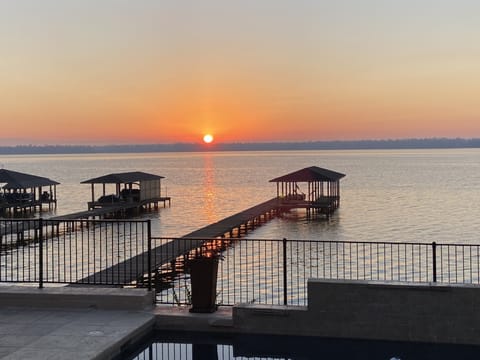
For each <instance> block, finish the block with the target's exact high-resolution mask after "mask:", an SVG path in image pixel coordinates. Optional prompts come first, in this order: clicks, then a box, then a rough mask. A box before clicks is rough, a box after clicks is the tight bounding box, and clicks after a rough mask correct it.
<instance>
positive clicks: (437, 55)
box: [0, 0, 480, 145]
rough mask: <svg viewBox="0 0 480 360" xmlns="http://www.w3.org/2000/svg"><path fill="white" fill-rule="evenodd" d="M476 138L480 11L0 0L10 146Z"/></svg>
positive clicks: (302, 2) (380, 2)
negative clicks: (209, 139) (206, 139)
mask: <svg viewBox="0 0 480 360" xmlns="http://www.w3.org/2000/svg"><path fill="white" fill-rule="evenodd" d="M205 133H212V134H213V135H214V136H215V139H216V141H218V142H257V141H268V142H270V141H301V140H349V139H381V138H412V137H469V138H470V137H480V1H478V0H450V1H446V0H361V1H360V0H335V1H333V0H329V1H322V0H290V1H284V0H242V1H225V0H203V1H198V0H172V1H158V0H151V1H147V0H135V1H134V0H101V1H99V0H76V1H75V0H68V1H67V0H42V1H39V0H0V145H14V144H113V143H118V144H120V143H175V142H199V141H201V140H202V138H203V135H204V134H205Z"/></svg>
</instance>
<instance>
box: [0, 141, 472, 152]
mask: <svg viewBox="0 0 480 360" xmlns="http://www.w3.org/2000/svg"><path fill="white" fill-rule="evenodd" d="M449 148H450V149H451V148H480V138H479V139H463V138H427V139H386V140H348V141H342V140H338V141H307V142H258V143H216V144H210V145H208V146H206V145H204V144H194V143H176V144H132V145H17V146H0V154H2V155H9V154H11V155H13V154H17V155H18V154H94V153H144V152H190V151H191V152H195V151H275V150H366V149H449Z"/></svg>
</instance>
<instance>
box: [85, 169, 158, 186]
mask: <svg viewBox="0 0 480 360" xmlns="http://www.w3.org/2000/svg"><path fill="white" fill-rule="evenodd" d="M164 178H165V177H164V176H160V175H155V174H148V173H145V172H141V171H132V172H124V173H115V174H108V175H104V176H100V177H97V178H93V179H89V180H85V181H82V182H81V184H128V183H133V182H136V181H146V180H160V179H164Z"/></svg>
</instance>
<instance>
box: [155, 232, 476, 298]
mask: <svg viewBox="0 0 480 360" xmlns="http://www.w3.org/2000/svg"><path fill="white" fill-rule="evenodd" d="M155 240H157V241H158V240H161V241H162V242H166V241H167V242H168V241H170V242H172V243H177V244H178V243H179V242H180V243H181V242H187V243H188V242H191V241H192V239H183V238H177V239H165V238H162V239H159V238H157V239H154V241H155ZM196 241H198V240H197V239H196ZM209 241H213V239H212V240H209ZM214 241H216V244H222V245H221V253H222V255H223V256H222V258H223V260H222V261H220V262H219V267H218V282H217V292H218V293H217V303H218V304H223V305H233V304H235V303H239V302H247V303H248V302H251V303H260V304H270V305H306V304H307V280H308V279H309V278H320V279H349V280H380V281H398V282H442V283H474V284H478V283H480V246H479V245H449V244H441V245H440V244H436V243H387V242H341V241H335V242H331V241H307V240H287V239H283V240H263V239H231V238H228V239H220V240H219V239H215V240H214ZM207 243H208V242H207ZM210 244H211V243H210ZM217 246H218V245H217ZM182 261H185V260H184V258H178V259H177V262H176V263H175V264H176V265H175V266H176V267H177V269H176V270H174V269H173V268H172V266H173V265H172V264H170V265H166V266H164V267H163V269H161V270H160V274H162V273H163V274H171V272H172V271H173V272H174V273H175V274H176V278H175V280H174V281H171V278H168V279H167V280H164V281H163V282H160V284H158V283H157V290H158V291H159V293H158V295H157V300H158V302H160V303H170V304H182V305H186V304H189V303H190V301H191V284H190V275H189V273H188V272H189V269H188V266H184V267H183V269H182V266H181V264H182ZM179 264H180V265H179ZM184 265H185V264H184ZM178 268H180V270H178ZM165 278H167V277H165ZM165 278H164V279H165Z"/></svg>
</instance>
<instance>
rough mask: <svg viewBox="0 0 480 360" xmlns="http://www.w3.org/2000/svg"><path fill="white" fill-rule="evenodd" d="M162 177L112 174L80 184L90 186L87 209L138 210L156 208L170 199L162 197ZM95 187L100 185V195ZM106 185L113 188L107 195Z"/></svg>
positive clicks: (144, 174)
mask: <svg viewBox="0 0 480 360" xmlns="http://www.w3.org/2000/svg"><path fill="white" fill-rule="evenodd" d="M162 179H164V177H163V176H160V175H155V174H148V173H144V172H141V171H134V172H124V173H114V174H108V175H104V176H100V177H97V178H94V179H89V180H85V181H82V182H81V183H82V184H91V188H92V199H91V201H89V202H88V209H89V210H93V209H97V208H105V207H111V206H115V207H118V208H125V209H132V208H137V209H140V208H142V207H148V208H151V207H152V205H153V206H154V207H155V208H157V207H158V203H159V202H163V205H164V206H165V204H166V203H167V202H168V204H169V205H170V197H166V196H162V187H161V180H162ZM95 185H101V186H102V190H101V195H100V196H99V197H96V196H98V194H97V193H96V192H95ZM107 185H110V186H113V187H114V192H112V193H108V194H107Z"/></svg>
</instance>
